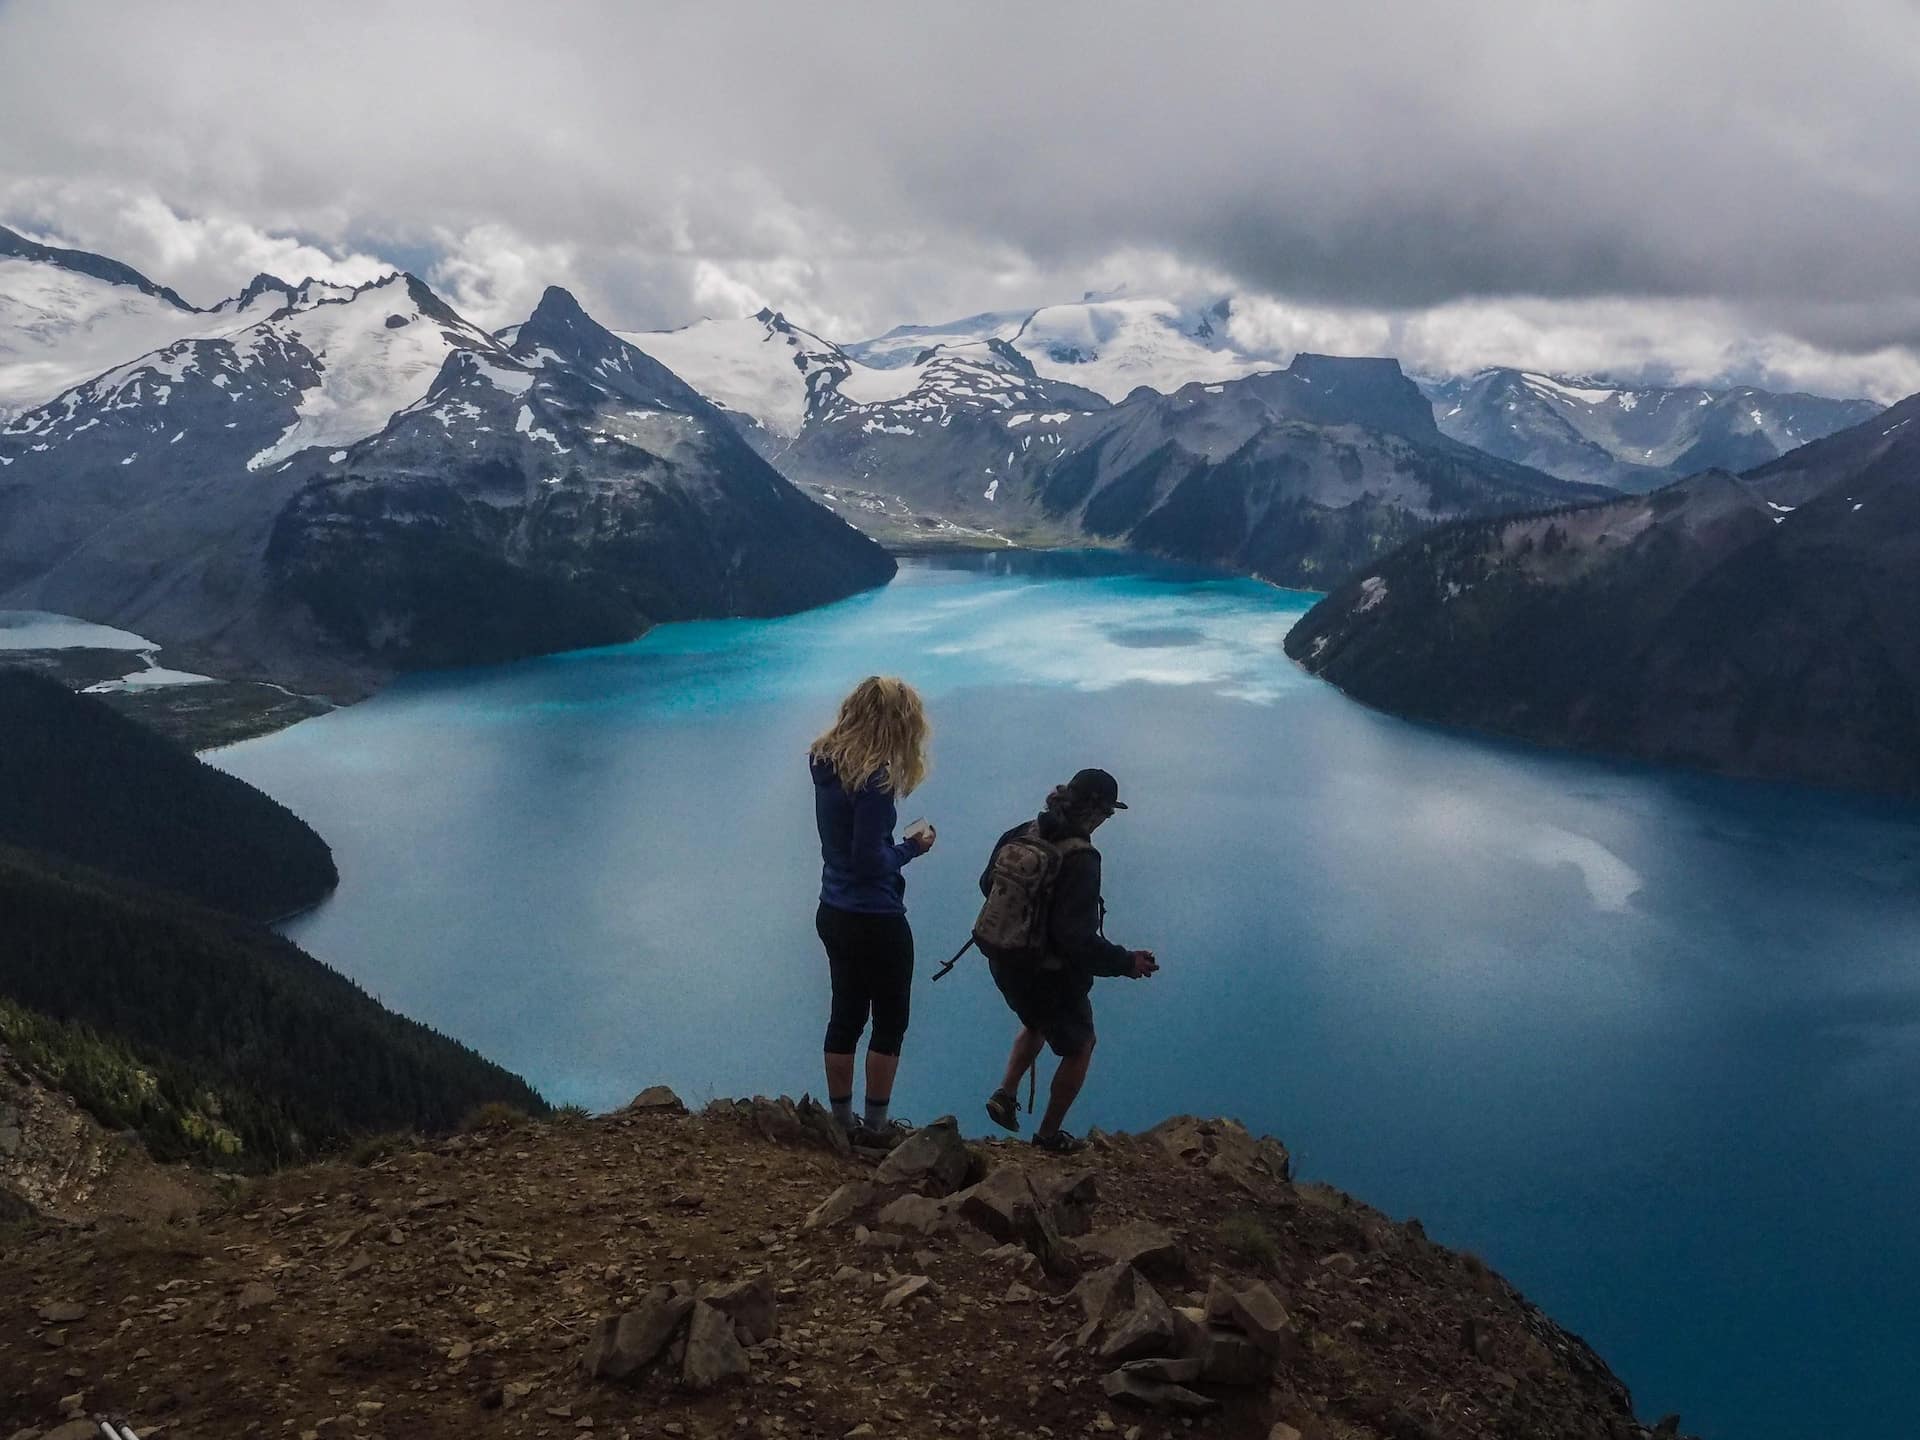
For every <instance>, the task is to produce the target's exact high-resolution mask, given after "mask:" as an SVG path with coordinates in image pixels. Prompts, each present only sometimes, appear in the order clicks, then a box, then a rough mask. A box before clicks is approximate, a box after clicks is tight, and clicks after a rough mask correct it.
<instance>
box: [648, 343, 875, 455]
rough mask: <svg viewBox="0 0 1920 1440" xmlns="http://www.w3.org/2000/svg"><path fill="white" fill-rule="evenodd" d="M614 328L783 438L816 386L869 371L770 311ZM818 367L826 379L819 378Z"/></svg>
mask: <svg viewBox="0 0 1920 1440" xmlns="http://www.w3.org/2000/svg"><path fill="white" fill-rule="evenodd" d="M616 333H618V334H619V336H620V338H621V339H622V340H625V341H626V342H627V343H628V344H629V345H631V346H633V347H634V348H635V349H636V350H639V351H642V352H643V353H645V354H647V355H651V356H652V357H653V358H654V359H655V360H658V361H659V362H660V363H661V364H662V365H664V366H666V367H667V369H669V370H671V371H672V372H673V373H674V374H675V375H678V376H679V377H680V378H681V379H682V380H684V381H686V382H687V384H689V385H691V386H692V387H693V388H694V389H695V390H698V391H699V392H700V393H701V394H702V395H704V396H705V397H706V398H707V399H709V400H711V401H712V402H713V403H714V404H716V405H719V406H720V407H722V408H723V409H726V410H731V411H733V412H734V413H735V414H739V415H747V416H751V417H752V418H753V419H755V420H757V421H759V422H760V424H761V425H763V426H765V427H766V428H767V430H768V431H769V432H771V433H772V434H775V435H779V436H781V437H783V438H791V437H792V436H794V435H797V434H799V433H800V426H801V424H802V423H803V422H804V421H805V420H806V418H807V400H808V396H809V394H810V391H811V388H812V387H813V386H815V385H825V384H830V383H832V375H833V373H836V372H843V371H850V370H866V369H867V368H868V367H866V366H864V365H858V364H856V363H855V362H853V361H851V360H849V359H848V358H847V357H846V355H845V354H844V353H842V351H841V350H840V347H839V346H837V345H835V344H834V343H833V342H832V341H830V340H823V339H821V338H820V337H819V336H818V335H815V334H813V333H812V332H811V331H807V330H802V329H800V328H799V327H798V326H790V325H787V324H786V323H785V322H784V321H781V320H780V319H779V317H777V316H770V315H767V316H762V315H747V316H742V317H741V318H740V319H738V320H700V321H696V322H695V323H694V324H692V325H688V326H685V327H684V328H682V329H679V330H644V331H640V330H636V331H620V332H616ZM822 372H827V373H826V376H825V378H821V379H816V378H815V377H816V376H820V375H822Z"/></svg>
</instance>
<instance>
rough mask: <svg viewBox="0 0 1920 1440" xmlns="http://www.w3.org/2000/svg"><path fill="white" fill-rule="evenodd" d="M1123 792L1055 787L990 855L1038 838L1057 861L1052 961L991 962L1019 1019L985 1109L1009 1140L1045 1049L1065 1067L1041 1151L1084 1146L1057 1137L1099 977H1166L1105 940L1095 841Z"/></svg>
mask: <svg viewBox="0 0 1920 1440" xmlns="http://www.w3.org/2000/svg"><path fill="white" fill-rule="evenodd" d="M1126 808H1127V807H1126V806H1125V805H1123V804H1121V803H1120V787H1119V785H1118V784H1117V783H1116V782H1115V780H1114V778H1113V776H1111V775H1109V774H1108V773H1107V772H1106V771H1104V770H1082V771H1081V772H1080V773H1079V774H1077V775H1075V776H1074V777H1073V779H1071V780H1069V781H1068V782H1067V783H1066V784H1065V785H1058V786H1055V787H1054V790H1053V793H1052V794H1051V795H1049V796H1047V808H1046V809H1045V810H1043V811H1042V812H1041V813H1040V816H1039V818H1038V819H1036V820H1032V821H1029V822H1028V823H1027V824H1024V825H1016V826H1015V827H1014V828H1013V829H1011V830H1009V831H1007V833H1006V834H1004V835H1002V836H1001V837H1000V839H999V840H998V841H997V842H995V844H994V855H996V856H997V855H998V854H999V853H1000V847H1001V846H1003V845H1005V844H1007V842H1008V841H1010V840H1015V839H1018V838H1021V837H1025V836H1029V835H1035V834H1037V835H1038V837H1039V838H1040V839H1042V840H1044V841H1046V842H1047V843H1048V844H1050V845H1052V846H1054V847H1055V848H1056V849H1057V850H1059V852H1060V869H1059V873H1058V875H1057V877H1056V878H1055V880H1054V884H1053V892H1052V897H1051V904H1050V906H1049V911H1048V917H1047V946H1046V949H1047V956H1046V960H1045V962H1044V963H1043V964H1041V965H1032V964H1021V963H1018V962H1014V963H1008V962H1006V961H1003V960H1001V959H996V958H995V957H994V956H993V955H991V954H989V955H988V957H987V964H988V968H989V969H991V970H992V972H993V983H994V984H995V985H997V986H999V987H1000V993H1001V995H1002V996H1003V997H1005V999H1006V1002H1007V1005H1008V1007H1009V1008H1010V1009H1011V1010H1012V1011H1013V1013H1014V1014H1015V1015H1017V1016H1018V1017H1019V1018H1020V1033H1019V1034H1018V1035H1016V1036H1015V1037H1014V1041H1013V1053H1012V1054H1011V1055H1009V1056H1008V1057H1007V1073H1006V1075H1005V1076H1004V1077H1003V1078H1002V1080H1001V1082H1000V1088H999V1089H998V1090H996V1091H994V1092H993V1096H992V1098H991V1099H989V1100H988V1101H987V1115H988V1117H989V1118H990V1119H992V1121H993V1122H994V1124H996V1125H998V1126H1000V1127H1001V1128H1002V1129H1005V1130H1015V1131H1017V1130H1018V1129H1019V1128H1020V1107H1019V1101H1018V1099H1017V1098H1016V1094H1015V1090H1016V1087H1017V1086H1018V1085H1019V1083H1020V1077H1021V1076H1022V1075H1023V1074H1025V1073H1026V1072H1027V1070H1028V1069H1029V1068H1031V1067H1032V1066H1033V1064H1034V1062H1035V1061H1037V1060H1038V1059H1039V1056H1040V1048H1041V1046H1042V1045H1045V1046H1047V1047H1049V1048H1050V1049H1051V1050H1052V1051H1053V1053H1054V1054H1055V1055H1058V1056H1059V1057H1060V1067H1059V1069H1057V1070H1056V1071H1054V1075H1053V1088H1052V1091H1051V1093H1050V1094H1049V1096H1048V1099H1047V1109H1046V1114H1045V1115H1044V1116H1042V1117H1041V1120H1040V1128H1039V1129H1038V1130H1036V1131H1035V1132H1034V1135H1033V1143H1034V1144H1035V1145H1037V1146H1039V1147H1040V1148H1041V1149H1042V1150H1050V1151H1053V1152H1055V1153H1061V1154H1065V1153H1070V1152H1072V1151H1074V1150H1077V1149H1079V1148H1080V1147H1081V1142H1080V1141H1078V1140H1075V1139H1074V1138H1073V1137H1072V1136H1071V1135H1069V1134H1067V1132H1066V1131H1065V1130H1063V1129H1061V1128H1060V1126H1061V1122H1062V1121H1064V1120H1065V1119H1066V1117H1067V1110H1068V1108H1069V1107H1071V1106H1072V1104H1073V1102H1074V1098H1075V1097H1076V1096H1078V1095H1079V1093H1080V1087H1081V1085H1083V1084H1084V1083H1085V1082H1086V1078H1087V1067H1088V1066H1089V1065H1090V1064H1091V1063H1092V1061H1093V1046H1094V1032H1093V1002H1092V999H1091V997H1090V994H1089V992H1091V991H1092V989H1093V982H1094V979H1095V977H1097V976H1102V975H1111V976H1126V977H1128V978H1130V979H1135V980H1142V979H1145V978H1146V977H1147V976H1149V975H1151V974H1153V973H1154V971H1156V970H1158V969H1159V968H1160V966H1159V964H1158V963H1157V962H1156V961H1155V959H1154V957H1153V952H1152V951H1150V950H1128V949H1125V948H1124V947H1122V946H1119V945H1116V944H1114V943H1113V942H1112V941H1111V940H1109V939H1107V937H1106V935H1105V933H1104V922H1105V916H1106V902H1105V901H1103V900H1102V899H1101V898H1100V852H1099V851H1098V850H1096V849H1094V848H1093V846H1092V845H1091V844H1090V843H1089V837H1090V836H1091V835H1092V834H1093V832H1094V831H1095V830H1097V829H1099V828H1100V826H1101V825H1102V824H1104V823H1105V822H1106V821H1107V820H1109V819H1111V818H1112V817H1113V813H1114V812H1115V811H1116V810H1124V809H1126ZM993 874H994V865H993V859H992V857H989V858H988V861H987V869H986V872H985V873H984V874H982V875H981V877H980V893H981V894H983V895H985V894H987V893H988V892H989V890H990V888H991V886H992V883H993Z"/></svg>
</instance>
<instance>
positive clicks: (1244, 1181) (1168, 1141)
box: [1147, 1115, 1293, 1192]
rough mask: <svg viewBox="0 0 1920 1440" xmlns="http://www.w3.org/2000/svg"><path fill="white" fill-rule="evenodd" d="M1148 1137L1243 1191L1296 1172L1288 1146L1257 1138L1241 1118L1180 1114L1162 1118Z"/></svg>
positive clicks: (1185, 1162)
mask: <svg viewBox="0 0 1920 1440" xmlns="http://www.w3.org/2000/svg"><path fill="white" fill-rule="evenodd" d="M1147 1136H1148V1138H1149V1139H1151V1140H1153V1141H1155V1142H1156V1143H1157V1144H1158V1145H1159V1146H1160V1148H1161V1149H1163V1150H1164V1151H1166V1153H1167V1154H1168V1155H1169V1156H1171V1157H1172V1158H1173V1159H1175V1160H1178V1161H1179V1162H1180V1163H1181V1164H1183V1165H1191V1166H1192V1167H1194V1168H1195V1169H1197V1170H1204V1171H1206V1172H1207V1173H1208V1174H1209V1175H1211V1176H1213V1177H1214V1179H1216V1180H1219V1181H1221V1182H1222V1183H1225V1184H1230V1185H1233V1186H1236V1187H1238V1188H1239V1189H1242V1190H1247V1191H1254V1192H1257V1191H1259V1190H1261V1189H1262V1188H1265V1187H1266V1186H1268V1185H1271V1184H1274V1183H1276V1182H1284V1181H1287V1180H1289V1179H1291V1178H1292V1175H1293V1157H1292V1156H1290V1155H1288V1154H1287V1147H1286V1146H1284V1145H1282V1144H1281V1143H1280V1142H1279V1141H1278V1140H1276V1139H1274V1138H1273V1137H1272V1136H1271V1135H1261V1136H1259V1137H1257V1138H1256V1137H1255V1136H1254V1135H1252V1134H1251V1133H1250V1132H1249V1131H1248V1130H1247V1127H1246V1126H1244V1125H1242V1124H1241V1123H1240V1122H1239V1121H1238V1120H1201V1119H1198V1118H1196V1117H1195V1116H1192V1115H1176V1116H1174V1117H1173V1118H1172V1119H1169V1120H1162V1121H1161V1122H1160V1123H1159V1124H1158V1125H1156V1126H1154V1127H1153V1128H1152V1129H1151V1130H1149V1131H1147Z"/></svg>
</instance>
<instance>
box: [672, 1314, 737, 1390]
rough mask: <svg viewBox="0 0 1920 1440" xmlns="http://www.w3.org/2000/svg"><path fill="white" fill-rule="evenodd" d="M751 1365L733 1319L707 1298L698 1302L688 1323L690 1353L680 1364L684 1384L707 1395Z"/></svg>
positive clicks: (688, 1347)
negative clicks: (736, 1335)
mask: <svg viewBox="0 0 1920 1440" xmlns="http://www.w3.org/2000/svg"><path fill="white" fill-rule="evenodd" d="M751 1368H752V1362H751V1361H749V1360H748V1358H747V1352H746V1351H745V1350H744V1349H742V1348H741V1345H740V1341H739V1340H738V1339H737V1338H735V1335H734V1328H733V1320H732V1319H731V1318H730V1317H729V1316H727V1315H726V1314H724V1313H722V1312H721V1311H719V1310H716V1309H715V1308H714V1307H713V1306H711V1305H709V1304H707V1303H706V1302H705V1301H704V1300H701V1301H695V1302H694V1306H693V1316H692V1319H691V1320H689V1321H688V1324H687V1355H686V1359H685V1361H684V1362H682V1364H681V1367H680V1381H681V1383H682V1384H684V1385H685V1386H686V1387H687V1388H688V1389H689V1390H692V1391H695V1392H696V1393H701V1394H704V1393H705V1392H707V1391H709V1390H713V1389H716V1388H718V1387H719V1386H720V1385H723V1384H725V1383H726V1382H727V1381H728V1380H732V1379H735V1378H737V1377H739V1376H742V1375H745V1374H746V1373H747V1371H748V1370H749V1369H751Z"/></svg>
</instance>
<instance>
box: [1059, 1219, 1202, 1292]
mask: <svg viewBox="0 0 1920 1440" xmlns="http://www.w3.org/2000/svg"><path fill="white" fill-rule="evenodd" d="M1075 1243H1076V1245H1077V1246H1078V1248H1079V1249H1080V1251H1081V1253H1082V1254H1091V1255H1096V1256H1103V1257H1105V1258H1106V1259H1108V1260H1113V1261H1117V1262H1118V1263H1120V1264H1122V1265H1131V1266H1132V1267H1133V1268H1134V1269H1136V1270H1138V1271H1140V1272H1141V1273H1142V1274H1143V1275H1157V1276H1160V1277H1162V1278H1164V1279H1169V1280H1177V1279H1179V1278H1180V1277H1181V1276H1182V1275H1184V1274H1185V1273H1186V1269H1187V1261H1186V1256H1185V1255H1184V1254H1183V1253H1182V1251H1181V1249H1180V1244H1179V1242H1178V1241H1176V1240H1175V1239H1174V1238H1173V1236H1172V1235H1170V1234H1168V1233H1167V1232H1166V1231H1165V1230H1162V1229H1161V1228H1160V1227H1159V1226H1157V1225H1146V1224H1140V1223H1135V1224H1130V1225H1116V1226H1114V1227H1113V1228H1112V1229H1110V1230H1096V1231H1095V1232H1094V1233H1093V1234H1091V1235H1089V1236H1087V1237H1086V1238H1085V1239H1084V1240H1080V1241H1076V1242H1075Z"/></svg>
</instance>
